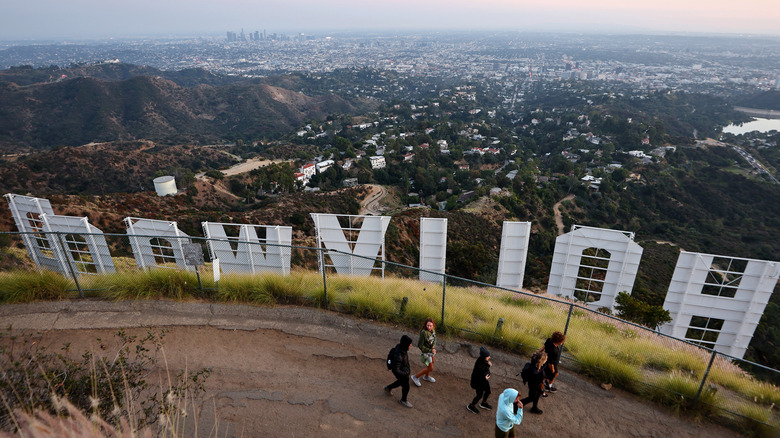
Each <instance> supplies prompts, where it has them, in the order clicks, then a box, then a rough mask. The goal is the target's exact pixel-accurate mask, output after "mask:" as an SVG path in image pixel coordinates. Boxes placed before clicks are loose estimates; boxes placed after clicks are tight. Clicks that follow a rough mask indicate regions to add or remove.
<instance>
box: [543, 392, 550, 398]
mask: <svg viewBox="0 0 780 438" xmlns="http://www.w3.org/2000/svg"><path fill="white" fill-rule="evenodd" d="M548 395H550V394H548V393H547V392H542V397H547V396H548Z"/></svg>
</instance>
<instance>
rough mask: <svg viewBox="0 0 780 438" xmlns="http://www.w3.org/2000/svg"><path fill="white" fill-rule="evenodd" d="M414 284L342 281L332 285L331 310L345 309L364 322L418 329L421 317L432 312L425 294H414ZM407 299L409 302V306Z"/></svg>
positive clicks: (394, 280)
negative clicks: (399, 323)
mask: <svg viewBox="0 0 780 438" xmlns="http://www.w3.org/2000/svg"><path fill="white" fill-rule="evenodd" d="M340 279H343V280H344V281H339V280H340ZM414 283H415V282H413V281H411V280H407V279H401V278H386V279H384V280H383V279H381V278H378V277H373V276H371V277H339V279H337V280H336V281H328V299H329V302H330V303H331V306H335V307H336V308H338V307H340V306H344V307H345V310H346V311H348V312H350V313H353V314H355V315H358V316H361V317H364V318H371V319H376V320H379V321H399V322H400V321H405V322H406V323H407V324H408V325H410V326H414V325H416V323H417V322H418V319H419V318H420V317H421V315H423V314H427V313H428V311H429V310H430V306H429V305H428V304H427V303H428V297H426V296H425V294H424V293H423V294H422V295H417V294H416V293H415V295H412V294H411V291H413V290H414ZM412 296H413V297H414V299H411V298H412ZM404 298H407V301H406V303H404ZM410 303H412V304H411V305H410ZM423 319H424V318H423Z"/></svg>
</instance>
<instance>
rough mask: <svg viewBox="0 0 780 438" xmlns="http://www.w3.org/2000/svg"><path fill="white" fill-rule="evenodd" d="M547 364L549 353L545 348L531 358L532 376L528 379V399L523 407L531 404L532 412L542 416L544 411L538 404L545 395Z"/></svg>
mask: <svg viewBox="0 0 780 438" xmlns="http://www.w3.org/2000/svg"><path fill="white" fill-rule="evenodd" d="M545 363H547V353H545V352H544V348H542V349H540V350H539V351H537V352H536V353H534V355H533V356H531V375H530V376H529V377H528V397H526V398H524V399H522V400H521V401H522V402H523V405H525V404H527V403H529V402H531V403H533V407H531V409H530V411H531V412H532V413H534V414H541V413H542V410H541V409H539V408H538V407H537V406H536V404H537V403H539V397H541V396H542V394H544V365H545Z"/></svg>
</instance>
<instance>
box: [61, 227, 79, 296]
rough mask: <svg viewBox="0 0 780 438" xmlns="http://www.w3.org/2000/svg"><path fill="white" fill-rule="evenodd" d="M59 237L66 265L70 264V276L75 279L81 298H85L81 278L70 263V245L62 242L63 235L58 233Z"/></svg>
mask: <svg viewBox="0 0 780 438" xmlns="http://www.w3.org/2000/svg"><path fill="white" fill-rule="evenodd" d="M57 237H59V241H60V245H62V257H64V258H65V263H67V264H68V269H70V275H71V276H72V277H73V281H74V282H75V283H76V288H77V289H78V290H79V298H84V291H83V290H82V289H81V284H80V283H79V277H78V276H77V275H76V271H74V270H73V263H71V262H70V257H69V256H68V245H66V244H65V242H64V241H63V240H62V233H60V232H57Z"/></svg>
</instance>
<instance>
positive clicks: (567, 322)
mask: <svg viewBox="0 0 780 438" xmlns="http://www.w3.org/2000/svg"><path fill="white" fill-rule="evenodd" d="M573 310H574V303H569V316H567V317H566V327H565V328H564V329H563V334H564V336H565V335H566V333H567V332H568V331H569V321H571V312H572V311H573Z"/></svg>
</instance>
